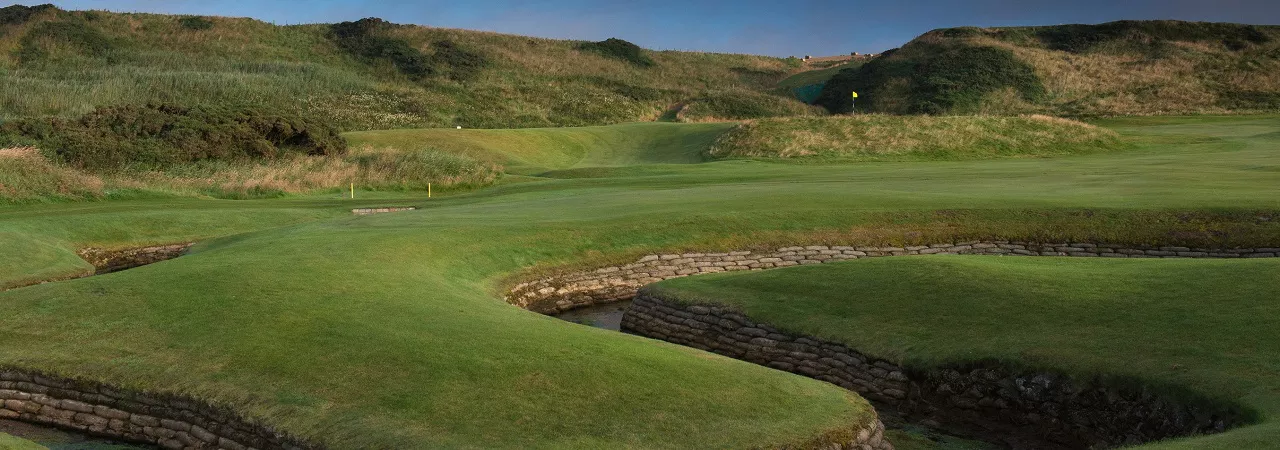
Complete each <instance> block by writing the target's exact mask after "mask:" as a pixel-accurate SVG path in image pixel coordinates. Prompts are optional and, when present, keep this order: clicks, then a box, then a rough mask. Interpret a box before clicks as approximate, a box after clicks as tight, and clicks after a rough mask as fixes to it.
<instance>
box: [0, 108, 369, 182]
mask: <svg viewBox="0 0 1280 450" xmlns="http://www.w3.org/2000/svg"><path fill="white" fill-rule="evenodd" d="M0 135H4V136H6V137H7V140H10V141H14V140H19V139H29V140H33V141H35V142H37V143H39V144H40V147H41V148H43V149H44V150H45V151H48V152H52V156H54V157H55V158H56V159H58V160H61V161H64V162H66V163H68V164H71V165H73V166H76V167H80V168H90V169H122V168H162V167H167V166H172V165H176V164H181V163H187V162H194V161H207V160H244V159H271V158H275V157H278V156H281V155H284V154H291V153H299V154H307V155H328V154H341V153H342V152H344V151H345V150H346V143H345V142H344V141H343V140H342V138H340V137H339V136H338V132H337V130H336V129H333V128H331V127H328V126H325V125H321V124H317V123H314V122H311V121H308V120H305V119H301V118H297V117H285V116H279V115H270V114H264V113H262V112H258V111H232V110H226V109H218V108H184V107H179V106H173V105H147V106H119V107H103V108H99V109H97V110H95V111H93V112H90V113H89V114H86V115H85V116H83V117H81V118H80V119H78V120H64V119H59V118H46V119H26V120H20V121H14V122H8V123H5V124H4V125H2V126H0Z"/></svg>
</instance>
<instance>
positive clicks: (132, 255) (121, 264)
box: [76, 242, 194, 275]
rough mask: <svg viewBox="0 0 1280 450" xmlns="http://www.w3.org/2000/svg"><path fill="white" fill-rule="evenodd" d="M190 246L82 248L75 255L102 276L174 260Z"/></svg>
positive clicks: (190, 244)
mask: <svg viewBox="0 0 1280 450" xmlns="http://www.w3.org/2000/svg"><path fill="white" fill-rule="evenodd" d="M192 245H194V244H193V243H190V242H188V243H183V244H170V245H156V246H150V247H136V248H126V249H119V250H104V249H99V248H84V249H81V250H80V251H78V252H76V253H77V254H79V255H80V258H82V259H84V260H85V261H87V262H88V263H89V264H93V267H94V268H95V269H96V270H95V272H94V274H95V275H102V274H106V273H111V272H119V271H121V270H129V269H132V268H135V267H142V266H145V265H147V264H155V263H158V262H160V261H166V260H170V259H174V258H177V257H179V256H182V255H183V254H185V253H186V252H187V250H190V249H191V246H192Z"/></svg>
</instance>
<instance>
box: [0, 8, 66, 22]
mask: <svg viewBox="0 0 1280 450" xmlns="http://www.w3.org/2000/svg"><path fill="white" fill-rule="evenodd" d="M57 9H58V7H57V6H53V5H51V4H44V5H37V6H23V5H13V6H6V7H4V8H0V26H3V25H16V24H20V23H26V21H28V20H31V16H34V15H37V14H40V13H42V12H45V11H53V10H57Z"/></svg>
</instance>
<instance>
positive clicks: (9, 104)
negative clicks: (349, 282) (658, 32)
mask: <svg viewBox="0 0 1280 450" xmlns="http://www.w3.org/2000/svg"><path fill="white" fill-rule="evenodd" d="M797 70H799V65H798V62H796V61H788V60H784V59H780V58H770V57H761V56H747V55H729V54H711V53H690V52H675V51H649V50H643V49H640V48H638V47H634V46H633V45H631V44H629V43H626V42H625V41H621V40H609V41H604V42H600V43H588V42H581V41H564V40H551V39H539V38H529V37H522V36H512V35H502V34H496V33H487V32H476V31H465V30H454V29H441V28H430V27H422V26H402V25H395V24H391V23H388V22H384V21H381V20H377V19H366V20H360V21H355V22H347V23H343V24H334V25H327V24H318V25H298V26H276V25H272V24H268V23H265V22H261V21H257V20H252V19H244V18H226V17H189V16H170V15H155V14H125V13H109V12H100V11H63V10H59V9H57V8H55V7H52V6H48V5H46V6H37V7H25V6H16V5H15V6H10V7H7V8H3V9H0V80H3V81H0V120H11V119H15V118H22V117H36V116H60V117H64V118H76V117H79V116H81V115H83V114H86V113H88V112H90V111H92V110H94V109H95V108H98V107H102V106H120V105H143V104H147V103H167V104H177V105H182V106H188V107H190V106H197V105H199V106H219V107H227V108H252V109H256V110H262V111H266V112H268V113H271V114H286V115H301V116H306V117H308V118H311V119H315V120H319V121H322V122H325V123H328V124H332V125H335V126H337V127H339V128H341V129H343V130H347V131H350V130H364V129H386V128H405V127H452V126H454V125H461V126H464V127H467V128H513V127H547V126H581V125H603V124H611V123H618V122H630V121H651V120H655V119H657V118H658V117H659V116H660V115H662V113H663V112H665V111H667V110H669V109H671V108H672V107H673V106H675V105H679V104H689V105H691V106H694V107H691V108H687V110H686V114H685V115H684V117H686V118H687V119H689V120H706V119H711V118H721V119H743V118H752V117H769V116H779V115H793V114H805V113H808V112H810V111H813V109H812V108H810V107H808V106H806V105H804V104H802V103H800V102H798V101H795V100H793V99H790V98H788V97H787V96H785V95H782V94H774V93H770V91H771V90H772V89H774V87H775V86H776V83H777V82H778V81H780V80H781V79H783V78H785V77H786V76H787V75H789V74H790V73H792V72H795V71H797Z"/></svg>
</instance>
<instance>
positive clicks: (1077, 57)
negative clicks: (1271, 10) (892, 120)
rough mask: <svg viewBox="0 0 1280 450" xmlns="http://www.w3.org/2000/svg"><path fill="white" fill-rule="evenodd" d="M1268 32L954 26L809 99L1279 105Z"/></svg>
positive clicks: (965, 108)
mask: <svg viewBox="0 0 1280 450" xmlns="http://www.w3.org/2000/svg"><path fill="white" fill-rule="evenodd" d="M1277 38H1280V27H1273V26H1254V25H1236V24H1220V23H1199V22H1177V21H1123V22H1113V23H1106V24H1101V25H1063V26H1052V27H1015V28H954V29H943V30H935V31H931V32H929V33H926V34H924V35H923V36H921V37H919V38H917V39H915V40H914V41H912V42H910V43H908V44H907V45H905V46H903V48H901V49H899V50H897V51H893V52H886V53H885V55H884V56H882V57H881V58H878V59H876V60H874V61H872V62H871V63H869V64H867V65H865V66H863V67H861V68H859V69H857V70H848V71H842V72H841V73H840V74H838V75H836V76H835V77H834V78H833V79H832V80H831V82H830V83H828V85H827V89H826V92H824V94H823V95H822V96H821V98H820V99H819V103H820V104H822V105H823V106H825V107H827V108H828V109H829V110H831V111H834V112H847V111H848V110H849V104H850V100H849V92H850V91H852V90H856V91H857V92H859V93H860V94H862V95H863V97H862V98H859V102H858V105H859V107H860V108H867V109H866V110H868V111H876V112H887V113H928V114H938V113H996V114H1007V113H1013V114H1024V113H1044V114H1052V115H1070V116H1110V115H1151V114H1192V113H1196V114H1200V113H1225V112H1257V111H1275V110H1278V109H1280V87H1278V86H1280V75H1277V74H1278V73H1280V70H1278V69H1280V58H1277V55H1280V39H1277Z"/></svg>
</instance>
